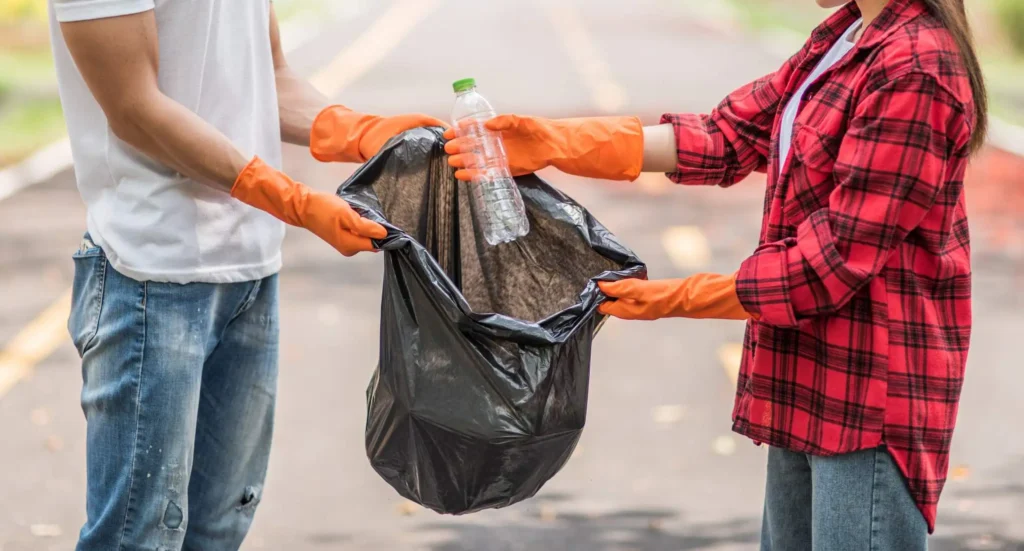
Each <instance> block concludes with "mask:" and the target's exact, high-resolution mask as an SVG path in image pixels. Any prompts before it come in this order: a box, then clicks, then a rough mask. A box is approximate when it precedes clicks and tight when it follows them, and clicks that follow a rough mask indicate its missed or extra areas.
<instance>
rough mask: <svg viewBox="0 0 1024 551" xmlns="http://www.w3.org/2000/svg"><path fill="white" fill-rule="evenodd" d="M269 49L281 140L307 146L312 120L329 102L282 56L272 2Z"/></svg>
mask: <svg viewBox="0 0 1024 551" xmlns="http://www.w3.org/2000/svg"><path fill="white" fill-rule="evenodd" d="M270 49H271V53H272V54H273V56H274V76H275V79H276V81H277V105H278V111H279V112H280V117H281V140H283V141H284V142H286V143H290V144H295V145H303V146H309V133H310V130H311V129H312V127H313V121H314V120H316V116H317V115H318V114H320V111H322V110H323V109H324V108H325V107H327V106H328V105H329V103H330V102H329V101H328V99H327V97H326V96H324V95H323V94H321V93H320V91H319V90H317V89H316V88H314V87H313V85H312V84H310V83H309V81H307V80H306V79H304V78H302V77H300V76H299V75H298V74H297V73H296V72H295V71H293V70H292V68H291V67H289V66H288V60H286V59H285V57H284V50H283V49H282V48H281V33H280V31H279V30H278V26H277V15H276V14H275V13H274V4H273V3H271V4H270Z"/></svg>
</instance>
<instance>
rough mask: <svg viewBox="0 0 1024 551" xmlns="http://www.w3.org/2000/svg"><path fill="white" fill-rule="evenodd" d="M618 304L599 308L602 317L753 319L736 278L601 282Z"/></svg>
mask: <svg viewBox="0 0 1024 551" xmlns="http://www.w3.org/2000/svg"><path fill="white" fill-rule="evenodd" d="M598 286H599V287H600V288H601V291H602V292H603V293H604V294H605V295H607V296H608V297H609V298H614V299H617V300H615V301H610V302H603V303H601V306H599V307H598V311H599V312H601V313H602V314H607V315H609V316H615V317H617V318H622V319H627V320H656V319H661V318H696V319H708V318H711V319H727V320H747V319H750V318H751V316H750V314H748V313H747V312H746V310H744V309H743V306H742V305H740V299H739V297H737V296H736V276H735V275H729V276H726V275H720V274H696V275H693V276H690V277H688V278H686V279H662V280H657V281H648V280H645V279H623V280H621V281H600V282H598Z"/></svg>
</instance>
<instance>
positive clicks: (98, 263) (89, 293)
mask: <svg viewBox="0 0 1024 551" xmlns="http://www.w3.org/2000/svg"><path fill="white" fill-rule="evenodd" d="M72 259H73V260H74V262H75V281H74V284H73V286H72V290H71V315H70V316H69V317H68V333H70V334H71V340H72V342H73V343H74V344H75V348H76V349H78V355H79V356H84V355H85V353H86V352H88V351H89V348H90V347H91V346H92V344H93V343H94V341H95V340H96V334H97V332H98V331H99V325H100V310H101V309H102V307H103V288H104V280H105V279H106V274H107V257H106V255H105V254H103V249H101V248H100V247H97V246H96V245H95V244H94V243H93V242H92V239H90V238H89V234H86V235H85V237H83V238H82V244H81V246H80V247H79V248H78V251H77V252H75V254H74V255H72Z"/></svg>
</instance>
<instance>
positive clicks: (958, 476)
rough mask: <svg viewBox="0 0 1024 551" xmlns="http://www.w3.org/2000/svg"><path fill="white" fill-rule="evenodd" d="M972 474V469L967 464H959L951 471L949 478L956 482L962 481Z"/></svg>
mask: <svg viewBox="0 0 1024 551" xmlns="http://www.w3.org/2000/svg"><path fill="white" fill-rule="evenodd" d="M970 476H971V469H970V467H968V466H967V465H957V466H956V467H954V468H953V472H952V473H950V475H949V479H950V480H952V481H954V482H962V481H964V480H967V478H968V477H970Z"/></svg>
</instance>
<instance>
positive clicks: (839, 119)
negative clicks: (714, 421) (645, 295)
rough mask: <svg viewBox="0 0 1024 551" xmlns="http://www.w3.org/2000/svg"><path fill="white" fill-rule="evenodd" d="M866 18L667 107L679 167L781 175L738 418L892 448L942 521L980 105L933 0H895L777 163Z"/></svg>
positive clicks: (966, 306)
mask: <svg viewBox="0 0 1024 551" xmlns="http://www.w3.org/2000/svg"><path fill="white" fill-rule="evenodd" d="M859 16H860V14H859V12H858V10H857V7H856V4H855V3H853V2H850V3H849V4H848V5H847V6H846V7H845V8H843V9H841V10H839V11H838V12H837V13H835V14H834V15H833V16H832V17H830V18H829V19H828V20H827V21H825V23H823V24H822V25H821V26H820V27H818V28H817V29H816V30H815V31H814V34H813V35H812V37H811V39H810V40H809V41H808V42H807V44H806V45H805V46H804V48H803V50H801V51H800V52H799V53H797V54H796V55H795V56H793V58H791V59H790V60H789V61H788V62H787V63H786V64H785V65H784V66H783V67H782V68H781V69H779V70H778V71H777V72H775V73H773V74H771V75H768V76H766V77H764V78H762V79H759V80H757V81H755V82H753V83H751V84H749V85H747V86H745V87H743V88H740V89H739V90H737V91H736V92H733V93H732V94H731V95H730V96H729V97H728V98H726V99H725V101H723V102H722V103H721V104H720V105H719V106H718V107H717V108H716V109H715V110H714V111H712V113H711V114H710V115H665V116H664V117H663V122H669V123H672V124H673V125H674V127H675V130H676V136H677V140H678V149H679V152H678V154H679V169H678V171H677V172H675V173H673V174H670V177H671V178H672V179H673V180H675V181H676V182H679V183H685V184H711V185H722V186H728V185H731V184H733V183H735V182H738V181H740V180H741V179H743V178H744V177H745V176H746V175H748V174H749V173H750V172H751V171H754V170H760V171H764V170H767V173H768V188H767V193H766V196H765V210H764V220H763V222H762V225H761V238H760V246H759V247H758V248H757V249H756V250H755V251H754V253H753V255H752V256H751V257H750V258H748V259H747V260H745V261H744V262H743V264H742V265H741V267H740V270H739V274H738V276H737V293H738V295H739V298H740V301H741V302H742V304H743V306H744V307H745V308H746V309H747V311H748V312H751V313H752V314H755V315H757V316H759V318H760V319H759V321H756V322H753V321H752V322H750V323H749V324H748V326H747V332H746V339H745V344H744V357H743V364H742V367H741V369H740V376H739V384H738V388H737V392H736V404H735V408H734V410H733V419H734V425H733V429H734V430H735V431H736V432H739V433H740V434H744V435H746V436H748V437H750V438H752V439H753V440H755V441H758V442H764V443H767V444H769V445H772V446H777V447H780V448H785V449H789V450H793V451H797V452H804V453H809V454H814V455H835V454H841V453H847V452H853V451H856V450H863V449H867V448H872V447H876V446H879V445H884V446H886V447H887V448H888V450H889V452H890V453H891V454H892V456H893V459H894V460H895V462H896V464H897V465H899V467H900V469H901V470H902V471H903V474H904V476H905V477H906V480H907V483H908V486H909V488H910V492H911V494H912V495H913V497H914V498H915V500H916V501H917V504H918V506H919V508H920V509H921V512H922V513H923V515H924V517H925V519H926V520H927V522H928V527H929V530H934V526H935V512H936V506H937V503H938V499H939V493H940V491H941V490H942V485H943V483H944V482H945V479H946V471H947V466H948V460H949V447H950V440H951V437H952V435H953V425H954V424H955V421H956V413H957V403H958V401H959V398H960V389H961V386H962V383H963V376H964V364H965V362H966V360H967V348H968V342H969V340H970V331H971V268H970V245H969V238H968V231H967V214H966V210H965V204H964V194H963V178H964V171H965V169H966V166H967V160H968V154H969V148H968V141H969V139H970V136H971V131H972V126H973V124H974V116H973V100H972V94H971V87H970V82H969V80H968V77H967V73H966V71H965V69H964V67H963V64H962V62H961V60H960V57H959V55H958V52H959V50H958V49H957V46H956V43H955V42H954V40H953V38H952V36H951V35H950V34H949V33H948V32H947V31H946V30H945V28H944V27H943V26H942V25H941V23H940V22H939V20H938V19H937V18H936V17H935V16H934V15H932V14H931V12H929V11H928V9H927V7H926V6H925V5H924V4H923V3H922V2H921V1H920V0H891V1H890V2H889V4H888V6H887V7H886V8H885V11H884V12H883V13H882V14H881V15H880V16H879V17H878V18H877V19H876V20H875V21H874V22H873V23H872V24H871V26H870V27H869V28H868V29H866V30H865V32H864V34H863V36H862V38H861V40H860V41H859V42H858V44H857V46H856V47H855V49H854V50H853V51H852V52H851V53H850V54H848V55H847V56H846V57H845V58H844V59H842V60H841V61H839V62H838V63H837V64H836V65H835V66H833V67H832V68H831V69H829V70H828V71H826V72H825V74H824V75H823V76H822V77H821V78H820V79H818V80H817V81H816V83H815V84H813V85H812V86H811V87H810V88H809V89H808V91H807V93H806V95H805V96H804V103H803V105H802V107H801V109H800V113H799V116H798V117H797V119H796V123H795V125H794V130H793V139H792V146H791V151H792V157H791V159H790V160H789V162H788V163H787V164H786V165H785V170H784V171H783V172H782V174H781V175H779V169H778V167H779V161H780V159H779V158H778V150H779V147H778V137H779V127H780V122H781V119H782V116H781V114H782V111H783V108H784V107H785V105H786V104H787V102H788V101H789V99H790V98H791V97H792V95H793V93H794V92H795V91H796V89H797V88H798V87H799V86H800V85H801V84H802V83H803V82H804V80H805V79H806V78H807V76H808V75H809V74H810V72H811V71H812V70H813V69H814V67H815V66H816V65H817V63H818V61H820V60H821V58H822V56H823V55H824V54H825V53H826V52H827V51H828V49H829V48H830V46H831V45H832V44H833V43H834V42H835V40H836V39H837V38H839V37H840V36H841V35H842V34H843V32H844V31H846V29H848V28H849V27H850V25H852V24H853V23H854V22H855V21H856V19H857V18H858V17H859Z"/></svg>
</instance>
